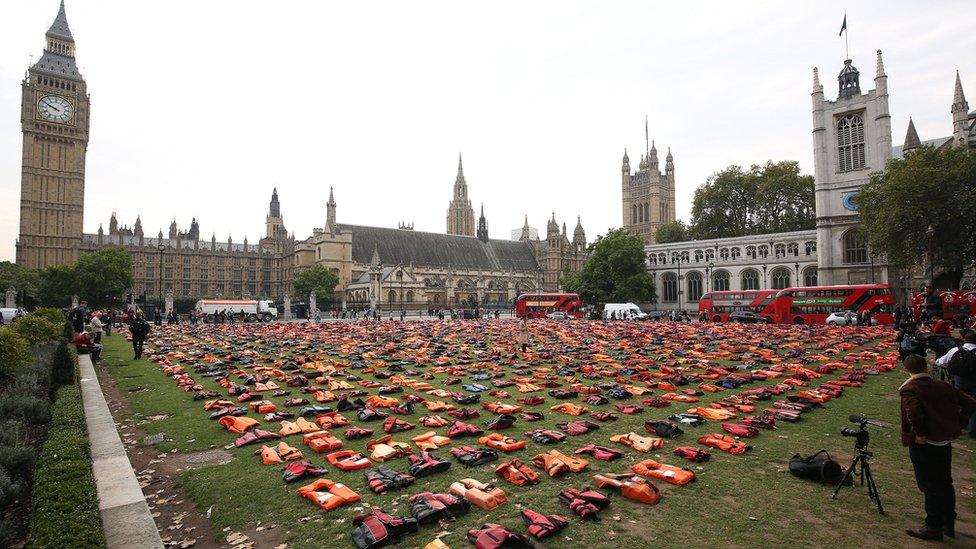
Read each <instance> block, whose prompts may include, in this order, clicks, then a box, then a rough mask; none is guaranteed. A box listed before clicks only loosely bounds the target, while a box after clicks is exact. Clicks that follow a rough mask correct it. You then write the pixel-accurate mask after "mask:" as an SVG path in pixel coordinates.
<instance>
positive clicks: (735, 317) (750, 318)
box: [729, 311, 773, 324]
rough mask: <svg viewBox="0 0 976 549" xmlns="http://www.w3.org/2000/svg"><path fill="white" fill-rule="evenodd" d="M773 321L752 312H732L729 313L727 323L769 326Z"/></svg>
mask: <svg viewBox="0 0 976 549" xmlns="http://www.w3.org/2000/svg"><path fill="white" fill-rule="evenodd" d="M772 321H773V319H771V318H769V317H768V316H762V315H760V314H756V313H754V312H752V311H734V312H731V313H729V322H742V323H744V324H769V323H770V322H772Z"/></svg>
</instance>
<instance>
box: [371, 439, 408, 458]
mask: <svg viewBox="0 0 976 549" xmlns="http://www.w3.org/2000/svg"><path fill="white" fill-rule="evenodd" d="M366 451H367V452H370V457H371V458H372V459H375V460H376V461H388V460H391V459H394V458H398V457H401V456H405V455H407V454H412V453H413V449H412V448H411V447H410V445H409V444H407V443H406V442H396V441H394V440H393V435H386V436H382V437H380V438H378V439H376V440H371V441H369V442H367V443H366Z"/></svg>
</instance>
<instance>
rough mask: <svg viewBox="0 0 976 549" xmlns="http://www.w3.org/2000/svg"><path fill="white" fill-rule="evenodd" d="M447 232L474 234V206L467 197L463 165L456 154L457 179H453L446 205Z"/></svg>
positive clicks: (462, 234) (464, 234)
mask: <svg viewBox="0 0 976 549" xmlns="http://www.w3.org/2000/svg"><path fill="white" fill-rule="evenodd" d="M447 234H457V235H461V236H474V235H475V227H474V208H472V207H471V200H469V199H468V183H467V182H466V181H465V180H464V166H463V165H462V164H461V155H460V154H459V155H458V171H457V179H455V180H454V194H453V196H452V198H451V203H450V204H449V205H448V207H447Z"/></svg>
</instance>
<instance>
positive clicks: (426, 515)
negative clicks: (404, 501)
mask: <svg viewBox="0 0 976 549" xmlns="http://www.w3.org/2000/svg"><path fill="white" fill-rule="evenodd" d="M408 501H409V502H410V515H411V516H413V518H415V519H417V522H418V523H420V524H430V523H432V522H438V521H439V520H441V519H444V518H451V519H453V518H457V517H460V516H463V515H466V514H467V513H468V510H469V509H471V502H470V501H468V500H466V499H463V498H459V497H457V496H455V495H454V494H440V493H432V492H421V493H419V494H414V495H412V496H410V499H409V500H408Z"/></svg>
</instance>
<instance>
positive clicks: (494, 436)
mask: <svg viewBox="0 0 976 549" xmlns="http://www.w3.org/2000/svg"><path fill="white" fill-rule="evenodd" d="M478 442H479V443H481V444H484V445H485V446H487V447H489V448H494V449H496V450H501V451H503V452H514V451H516V450H521V449H523V448H525V441H524V440H515V439H514V438H512V437H507V436H505V435H503V434H501V433H491V434H489V435H486V436H483V437H481V438H479V439H478Z"/></svg>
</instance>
